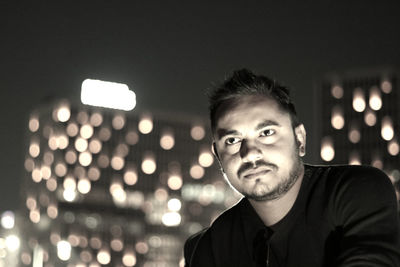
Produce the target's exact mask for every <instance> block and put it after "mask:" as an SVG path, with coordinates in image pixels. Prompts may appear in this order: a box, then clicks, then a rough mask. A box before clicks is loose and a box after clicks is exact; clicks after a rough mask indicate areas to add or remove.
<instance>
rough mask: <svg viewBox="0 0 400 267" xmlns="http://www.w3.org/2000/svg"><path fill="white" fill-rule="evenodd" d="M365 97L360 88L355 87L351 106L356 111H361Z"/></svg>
mask: <svg viewBox="0 0 400 267" xmlns="http://www.w3.org/2000/svg"><path fill="white" fill-rule="evenodd" d="M365 106H366V104H365V97H364V92H363V90H362V89H361V88H359V87H357V88H356V89H354V93H353V108H354V110H355V111H357V112H363V111H364V109H365Z"/></svg>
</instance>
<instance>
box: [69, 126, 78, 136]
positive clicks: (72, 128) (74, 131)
mask: <svg viewBox="0 0 400 267" xmlns="http://www.w3.org/2000/svg"><path fill="white" fill-rule="evenodd" d="M78 132H79V128H78V125H77V124H76V123H75V122H70V123H69V124H68V126H67V134H68V135H69V136H70V137H75V136H76V135H77V134H78Z"/></svg>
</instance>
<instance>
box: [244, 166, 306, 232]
mask: <svg viewBox="0 0 400 267" xmlns="http://www.w3.org/2000/svg"><path fill="white" fill-rule="evenodd" d="M303 177H304V165H302V168H301V171H300V174H299V177H298V178H297V180H296V182H295V183H294V184H293V186H292V187H291V188H290V189H289V191H287V192H286V194H284V195H283V196H282V197H280V198H278V199H274V200H265V201H256V200H253V199H249V201H250V204H251V205H252V206H253V208H254V209H255V211H256V212H257V214H258V216H260V218H261V220H262V221H263V222H264V224H265V225H266V226H271V225H274V224H276V223H277V222H279V221H280V220H282V218H283V217H285V216H286V214H288V213H289V211H290V209H291V208H292V207H293V205H294V202H295V201H296V199H297V196H298V194H299V191H300V187H301V183H302V181H303Z"/></svg>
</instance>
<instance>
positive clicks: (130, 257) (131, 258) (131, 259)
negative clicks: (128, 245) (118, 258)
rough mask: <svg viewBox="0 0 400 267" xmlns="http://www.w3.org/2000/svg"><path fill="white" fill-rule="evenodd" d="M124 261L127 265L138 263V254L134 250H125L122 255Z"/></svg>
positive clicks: (128, 266) (130, 266) (129, 266)
mask: <svg viewBox="0 0 400 267" xmlns="http://www.w3.org/2000/svg"><path fill="white" fill-rule="evenodd" d="M122 263H123V264H124V265H125V266H127V267H132V266H135V265H136V255H135V252H134V251H133V250H128V251H125V252H124V254H123V256H122Z"/></svg>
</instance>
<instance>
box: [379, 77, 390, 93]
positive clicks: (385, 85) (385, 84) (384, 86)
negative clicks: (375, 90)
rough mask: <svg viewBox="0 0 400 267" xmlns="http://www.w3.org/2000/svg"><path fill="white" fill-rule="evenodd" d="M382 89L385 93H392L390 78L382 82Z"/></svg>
mask: <svg viewBox="0 0 400 267" xmlns="http://www.w3.org/2000/svg"><path fill="white" fill-rule="evenodd" d="M381 89H382V92H384V93H385V94H390V93H391V92H392V84H391V83H390V81H389V80H386V79H384V80H383V81H382V83H381Z"/></svg>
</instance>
